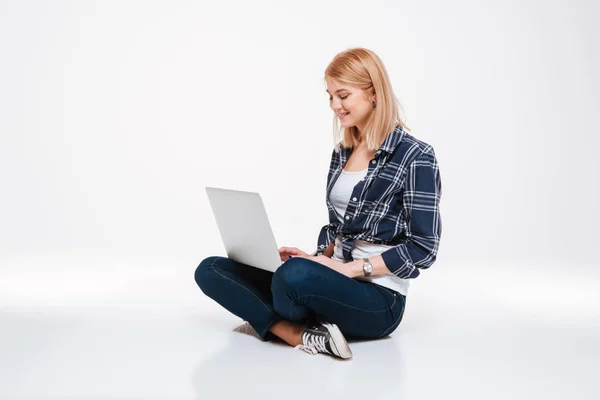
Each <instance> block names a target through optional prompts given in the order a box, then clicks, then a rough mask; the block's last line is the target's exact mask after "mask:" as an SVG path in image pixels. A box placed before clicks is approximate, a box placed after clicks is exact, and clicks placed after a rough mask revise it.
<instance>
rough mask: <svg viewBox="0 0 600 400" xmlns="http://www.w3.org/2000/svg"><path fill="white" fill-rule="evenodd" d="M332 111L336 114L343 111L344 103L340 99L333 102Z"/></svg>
mask: <svg viewBox="0 0 600 400" xmlns="http://www.w3.org/2000/svg"><path fill="white" fill-rule="evenodd" d="M331 109H332V110H333V111H335V112H338V111H340V110H341V109H342V102H341V101H340V100H339V99H335V98H334V99H333V100H331Z"/></svg>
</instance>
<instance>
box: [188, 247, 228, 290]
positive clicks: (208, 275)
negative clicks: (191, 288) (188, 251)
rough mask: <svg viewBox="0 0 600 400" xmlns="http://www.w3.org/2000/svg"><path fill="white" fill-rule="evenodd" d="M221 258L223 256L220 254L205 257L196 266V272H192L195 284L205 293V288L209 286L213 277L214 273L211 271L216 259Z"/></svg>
mask: <svg viewBox="0 0 600 400" xmlns="http://www.w3.org/2000/svg"><path fill="white" fill-rule="evenodd" d="M221 258H223V257H220V256H212V257H207V258H205V259H204V260H202V262H201V263H200V265H198V268H196V272H195V273H194V279H195V280H196V284H197V285H198V286H199V287H200V289H202V291H203V292H205V293H206V289H207V288H208V287H210V284H211V281H212V278H213V277H214V273H213V272H214V271H213V268H214V264H215V262H216V261H217V260H219V259H221Z"/></svg>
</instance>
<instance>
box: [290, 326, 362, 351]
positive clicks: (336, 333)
mask: <svg viewBox="0 0 600 400" xmlns="http://www.w3.org/2000/svg"><path fill="white" fill-rule="evenodd" d="M296 349H300V350H304V351H305V352H307V353H309V354H313V355H314V354H317V353H325V354H330V355H333V356H336V357H340V358H350V357H352V351H351V350H350V346H348V342H346V338H344V335H343V334H342V331H340V328H338V327H337V325H335V324H329V323H327V322H319V323H316V324H314V325H311V326H309V327H308V328H306V329H305V330H304V332H303V333H302V344H299V345H298V346H296Z"/></svg>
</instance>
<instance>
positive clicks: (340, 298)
mask: <svg viewBox="0 0 600 400" xmlns="http://www.w3.org/2000/svg"><path fill="white" fill-rule="evenodd" d="M195 278H196V283H197V284H198V286H199V287H200V289H202V291H203V292H204V294H206V295H207V296H208V297H210V298H211V299H213V300H215V301H216V302H217V303H219V304H220V305H221V306H223V307H224V308H226V309H227V310H229V311H230V312H231V313H233V314H235V315H237V316H238V317H240V318H242V319H243V320H245V321H248V322H249V323H250V325H252V327H253V328H254V329H255V330H256V332H258V334H259V335H260V336H261V337H262V338H263V340H272V339H274V338H275V336H274V335H273V334H272V333H271V332H269V329H270V328H271V326H272V325H273V324H275V323H276V322H278V321H281V320H288V321H294V322H304V323H306V322H312V321H315V320H317V319H318V320H323V321H326V322H330V323H334V324H336V325H337V326H338V327H339V328H340V330H341V331H342V332H343V333H344V335H345V336H346V338H348V339H375V338H380V337H383V336H386V335H389V334H390V333H392V332H393V331H394V330H395V329H396V328H397V327H398V325H399V324H400V321H401V320H402V316H403V315H404V306H405V303H406V297H405V296H404V295H402V294H400V293H398V292H396V291H394V290H391V289H388V288H386V287H383V286H380V285H377V284H374V283H371V282H365V281H360V280H356V279H352V278H348V277H347V276H345V275H342V274H340V273H339V272H336V271H334V270H332V269H331V268H328V267H326V266H324V265H322V264H319V263H317V262H315V261H311V260H307V259H304V258H292V259H290V260H287V261H286V262H285V263H283V264H282V265H281V266H280V267H279V268H278V269H277V271H276V272H275V273H272V272H269V271H264V270H262V269H258V268H254V267H250V266H247V265H244V264H241V263H239V262H236V261H233V260H231V259H229V258H227V257H208V258H206V259H205V260H203V261H202V262H201V263H200V265H199V266H198V268H197V269H196V273H195Z"/></svg>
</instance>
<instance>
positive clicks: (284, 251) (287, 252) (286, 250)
mask: <svg viewBox="0 0 600 400" xmlns="http://www.w3.org/2000/svg"><path fill="white" fill-rule="evenodd" d="M290 256H292V257H304V256H308V253H305V252H303V251H302V250H300V249H298V248H297V247H280V248H279V258H281V262H285V261H287V259H288V258H290Z"/></svg>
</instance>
